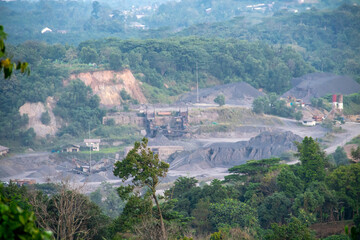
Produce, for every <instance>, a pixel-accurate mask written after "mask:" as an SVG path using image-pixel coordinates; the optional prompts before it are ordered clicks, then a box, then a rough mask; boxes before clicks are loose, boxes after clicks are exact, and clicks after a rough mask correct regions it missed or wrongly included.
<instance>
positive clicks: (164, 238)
mask: <svg viewBox="0 0 360 240" xmlns="http://www.w3.org/2000/svg"><path fill="white" fill-rule="evenodd" d="M153 198H154V200H155V203H156V207H157V209H158V211H159V215H160V224H161V231H162V235H163V240H166V239H167V238H166V231H165V225H164V220H163V217H162V214H161V210H160V205H159V202H158V200H157V197H156V195H155V192H153Z"/></svg>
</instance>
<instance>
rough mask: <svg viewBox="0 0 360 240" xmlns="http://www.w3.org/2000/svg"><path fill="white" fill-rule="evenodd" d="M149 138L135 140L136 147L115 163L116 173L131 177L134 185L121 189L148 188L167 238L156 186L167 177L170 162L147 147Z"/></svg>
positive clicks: (123, 190) (163, 232)
mask: <svg viewBox="0 0 360 240" xmlns="http://www.w3.org/2000/svg"><path fill="white" fill-rule="evenodd" d="M147 144H148V139H147V138H143V139H142V141H141V143H140V142H135V144H134V148H133V149H132V150H131V151H130V152H129V153H128V154H127V155H126V157H125V158H124V159H123V160H122V161H117V162H116V163H115V168H114V175H115V176H118V177H119V178H121V179H122V180H123V181H126V180H128V179H129V178H131V182H132V183H133V185H132V186H126V187H120V189H119V191H120V192H123V193H130V191H133V190H134V188H135V186H136V187H140V188H147V190H148V191H149V192H150V194H151V196H152V198H153V199H154V201H155V204H156V207H157V209H158V211H159V217H160V224H161V231H162V234H163V239H166V231H165V225H164V220H163V217H162V213H161V210H160V205H159V202H158V199H157V197H156V187H157V186H158V184H159V183H160V178H162V177H165V176H166V173H167V171H168V169H169V164H168V163H165V162H163V161H161V160H160V159H159V156H158V154H154V153H153V152H152V151H151V150H150V148H148V147H147Z"/></svg>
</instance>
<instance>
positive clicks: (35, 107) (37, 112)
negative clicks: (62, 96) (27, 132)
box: [19, 97, 60, 137]
mask: <svg viewBox="0 0 360 240" xmlns="http://www.w3.org/2000/svg"><path fill="white" fill-rule="evenodd" d="M55 105H56V102H55V100H54V99H53V98H52V97H48V98H47V99H46V102H45V105H44V103H42V102H37V103H25V104H24V105H22V106H21V107H20V109H19V112H20V115H24V114H27V115H28V117H29V123H28V125H27V128H34V131H35V133H36V136H37V137H46V135H47V134H49V135H55V133H56V131H57V130H58V129H59V128H60V126H59V125H60V124H59V122H57V120H56V118H55V116H54V113H53V112H52V110H53V108H54V107H55ZM46 111H48V113H49V115H50V123H49V124H48V125H44V124H42V122H41V120H40V119H41V115H42V113H44V112H46Z"/></svg>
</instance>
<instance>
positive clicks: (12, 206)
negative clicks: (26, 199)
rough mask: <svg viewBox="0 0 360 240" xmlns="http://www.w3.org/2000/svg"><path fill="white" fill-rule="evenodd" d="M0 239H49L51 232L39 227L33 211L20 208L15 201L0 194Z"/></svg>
mask: <svg viewBox="0 0 360 240" xmlns="http://www.w3.org/2000/svg"><path fill="white" fill-rule="evenodd" d="M0 216H1V217H0V239H9V240H11V239H33V240H41V239H44V240H45V239H51V235H52V234H51V232H46V231H43V230H41V229H39V228H38V227H37V226H36V224H35V216H34V213H33V212H31V211H29V210H24V209H22V208H21V207H20V206H19V205H18V203H17V202H16V201H13V200H10V199H6V198H4V196H2V195H0Z"/></svg>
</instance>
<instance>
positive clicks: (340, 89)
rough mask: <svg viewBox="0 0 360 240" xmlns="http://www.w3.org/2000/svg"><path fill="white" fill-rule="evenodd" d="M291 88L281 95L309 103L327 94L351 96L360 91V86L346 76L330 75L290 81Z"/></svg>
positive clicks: (312, 75) (320, 74) (308, 76)
mask: <svg viewBox="0 0 360 240" xmlns="http://www.w3.org/2000/svg"><path fill="white" fill-rule="evenodd" d="M292 86H293V88H292V89H290V90H289V91H287V92H286V93H284V94H283V95H282V97H284V98H287V97H288V96H292V97H296V98H297V99H302V100H303V101H304V102H305V103H308V104H309V103H310V101H311V99H312V98H319V97H323V96H325V95H327V94H344V95H347V94H352V93H357V92H359V91H360V84H358V83H357V82H356V81H354V80H353V79H352V78H350V77H348V76H339V75H335V74H332V73H310V74H306V75H304V76H302V77H300V78H294V79H293V80H292Z"/></svg>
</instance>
